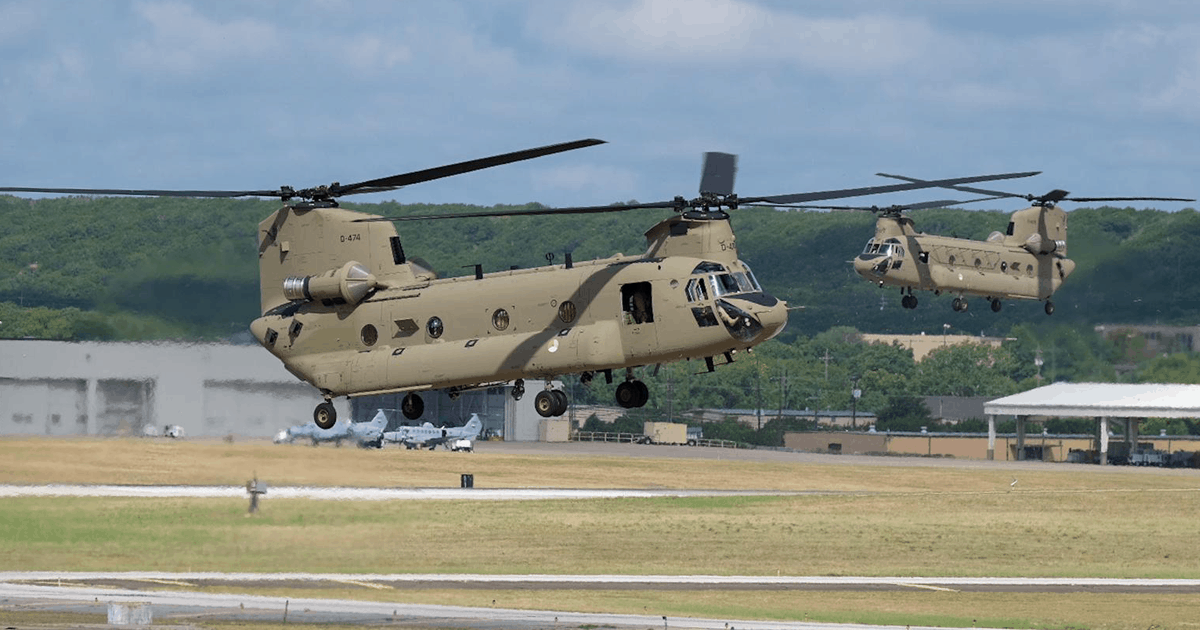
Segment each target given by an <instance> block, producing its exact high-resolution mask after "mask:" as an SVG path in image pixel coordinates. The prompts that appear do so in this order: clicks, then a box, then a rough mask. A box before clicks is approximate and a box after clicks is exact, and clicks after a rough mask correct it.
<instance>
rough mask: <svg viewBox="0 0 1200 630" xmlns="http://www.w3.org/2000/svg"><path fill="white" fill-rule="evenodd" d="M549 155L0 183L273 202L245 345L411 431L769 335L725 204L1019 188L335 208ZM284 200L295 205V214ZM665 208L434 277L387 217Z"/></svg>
mask: <svg viewBox="0 0 1200 630" xmlns="http://www.w3.org/2000/svg"><path fill="white" fill-rule="evenodd" d="M601 143H602V141H600V140H580V141H577V142H570V143H564V144H559V145H550V146H546V147H540V148H536V149H529V150H525V151H518V152H514V153H508V154H504V155H498V156H493V157H489V158H482V159H478V160H471V161H468V162H461V163H458V164H452V165H447V166H441V167H436V168H432V169H426V170H423V171H416V172H413V173H406V174H401V175H394V176H391V177H385V178H380V179H374V180H368V181H364V182H359V183H356V184H350V185H342V184H338V183H334V184H331V185H328V186H319V187H316V188H306V189H301V190H296V189H294V188H292V187H290V186H284V187H281V188H279V189H278V190H258V191H164V190H126V189H64V188H0V191H12V192H52V193H67V194H82V195H89V194H91V195H147V196H182V197H241V196H260V197H278V198H279V199H280V200H281V201H284V202H285V203H287V205H284V206H283V207H282V208H280V209H279V210H278V211H276V212H275V213H273V214H272V215H271V216H269V217H267V218H266V219H264V220H263V221H262V222H261V223H260V224H259V229H258V243H259V247H258V250H259V261H260V262H259V272H260V274H259V276H260V277H259V279H260V297H261V307H262V316H261V317H259V318H258V319H256V320H254V322H252V323H251V325H250V329H251V332H252V333H253V335H254V336H255V338H256V339H258V341H259V342H260V343H261V344H262V345H263V346H264V347H265V348H266V349H267V350H268V351H270V352H271V353H272V354H274V355H275V356H276V357H278V358H279V359H280V360H281V361H282V362H283V364H284V366H285V367H286V368H287V369H288V370H289V371H290V372H292V373H293V374H295V375H296V376H297V377H298V378H300V379H302V380H304V381H306V382H308V383H310V384H311V385H313V386H314V387H316V388H318V389H319V390H320V391H321V394H322V396H323V397H324V398H325V402H323V403H321V404H320V405H318V406H317V407H316V409H315V410H314V412H313V419H314V421H315V422H316V423H317V425H318V426H321V427H330V426H332V425H333V424H334V423H335V422H336V420H337V416H336V412H335V410H334V407H333V405H332V403H331V400H332V399H333V398H334V397H337V396H363V395H373V394H383V393H395V392H407V395H406V396H405V398H404V401H403V403H402V411H403V413H404V414H405V416H406V417H408V418H410V419H416V418H419V417H420V416H421V415H422V412H423V409H424V403H423V401H422V399H421V396H420V392H422V391H426V390H431V389H443V390H446V391H448V392H449V393H450V394H452V395H453V394H456V393H458V392H462V391H466V390H469V389H478V388H485V387H492V386H495V385H498V384H501V383H505V382H509V381H515V387H514V388H513V390H512V393H513V395H514V397H518V398H519V397H520V396H521V395H523V393H524V379H527V378H533V379H541V380H543V381H544V382H545V387H544V389H543V390H542V391H540V392H538V393H537V395H536V398H535V400H534V407H535V409H536V410H537V411H538V413H539V414H541V415H543V416H545V417H550V416H559V415H562V414H563V413H564V412H565V411H566V409H567V398H566V395H565V393H564V392H562V391H561V390H557V389H553V388H552V387H551V381H552V379H553V378H555V377H558V376H562V375H569V374H578V375H579V377H580V380H581V381H583V382H585V383H587V382H589V381H591V380H592V377H593V376H594V375H595V374H596V373H602V374H604V376H605V378H606V380H607V381H608V382H612V378H613V374H612V373H613V371H614V370H620V369H624V370H625V375H624V381H623V382H621V383H620V384H619V385H618V386H617V389H616V400H617V403H618V404H619V405H621V406H622V407H625V408H632V407H640V406H642V405H644V404H645V403H646V402H647V399H648V396H649V392H648V389H647V387H646V385H645V384H644V383H642V382H641V381H640V380H637V379H636V378H635V376H634V369H635V368H637V367H641V366H647V365H657V364H662V363H667V362H671V361H679V360H683V359H689V360H690V359H704V361H705V364H706V367H707V369H708V371H710V372H711V371H713V370H714V369H715V366H716V361H715V359H716V357H723V359H724V362H731V361H733V358H734V354H735V353H736V352H738V351H740V350H748V349H750V348H752V347H754V346H755V345H757V344H759V343H762V342H764V341H766V340H768V339H770V338H772V337H774V336H775V335H776V334H778V333H779V332H780V331H781V330H782V329H783V327H784V326H785V324H786V322H787V305H786V304H785V303H784V302H782V301H780V300H778V299H776V298H775V297H773V296H771V295H769V294H767V293H765V292H764V291H763V290H762V288H761V287H760V285H759V284H758V282H757V280H756V279H755V277H754V274H753V273H752V272H751V270H750V269H749V267H747V266H746V265H745V263H743V262H742V261H740V260H739V259H738V252H737V245H736V240H735V238H734V234H733V230H732V227H731V226H730V222H729V215H728V214H727V213H726V212H725V211H724V210H723V208H729V209H734V208H737V207H738V205H739V204H746V205H751V204H765V205H783V204H791V203H803V202H809V201H820V200H825V199H838V198H846V197H856V196H863V195H872V194H880V193H888V192H898V191H904V190H915V189H923V188H930V187H935V186H943V185H956V184H964V183H974V182H983V181H992V180H999V179H1008V178H1013V177H1027V176H1030V175H1034V174H1036V173H1033V172H1027V173H1008V174H1000V175H984V176H976V177H963V178H954V179H943V180H935V181H927V182H907V183H903V184H892V185H886V186H873V187H866V188H854V189H845V190H832V191H821V192H810V193H798V194H790V195H777V196H772V197H749V198H739V197H738V196H737V195H735V194H734V193H733V184H734V178H735V174H736V157H735V156H733V155H730V154H724V153H709V154H706V158H705V165H704V169H703V172H702V176H701V184H700V196H699V197H697V198H695V199H691V200H688V199H685V198H683V197H676V198H674V199H672V200H670V201H661V202H654V203H644V204H632V205H622V206H586V207H575V208H543V209H533V210H519V211H510V212H471V213H460V214H448V215H434V216H406V217H380V216H376V215H371V214H366V213H362V212H355V211H350V210H346V209H343V208H340V207H338V204H337V198H338V197H341V196H345V195H351V194H359V193H367V192H381V191H388V190H394V189H397V188H400V187H402V186H405V185H408V184H412V183H417V182H423V181H430V180H433V179H438V178H442V177H447V176H450V175H457V174H461V173H467V172H470V171H474V170H479V169H482V168H489V167H492V166H497V165H500V164H507V163H511V162H516V161H520V160H526V159H531V158H534V157H540V156H545V155H550V154H553V153H559V152H563V151H569V150H573V149H578V148H583V147H587V146H594V145H596V144H601ZM293 200H295V201H293ZM634 209H671V210H673V211H674V215H673V216H671V217H669V218H667V219H664V220H662V221H659V222H658V223H657V224H656V225H654V226H653V227H652V228H650V230H648V231H647V232H646V240H647V249H646V252H645V253H644V254H641V255H637V256H620V255H617V256H613V257H610V258H605V259H599V260H591V261H586V262H575V261H572V259H571V257H570V255H569V254H568V255H567V256H566V257H565V262H564V263H563V264H561V265H549V266H545V267H538V268H533V269H511V270H506V271H501V272H495V273H488V274H484V273H483V271H482V269H479V268H478V267H477V268H476V273H475V274H474V276H466V277H456V278H436V277H434V275H433V274H432V273H431V272H429V271H428V270H426V269H425V268H423V267H422V266H420V265H417V264H415V263H413V262H411V261H409V260H408V258H407V257H406V255H405V252H404V248H403V247H402V245H401V241H400V237H399V235H398V234H397V232H396V228H395V225H394V223H393V222H394V221H407V220H432V219H446V218H463V217H481V216H531V215H548V214H578V213H595V212H617V211H628V210H634Z"/></svg>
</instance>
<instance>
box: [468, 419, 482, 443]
mask: <svg viewBox="0 0 1200 630" xmlns="http://www.w3.org/2000/svg"><path fill="white" fill-rule="evenodd" d="M464 428H466V430H467V431H466V433H467V435H469V436H471V439H475V438H477V437H479V434H480V432H482V431H483V421H482V420H480V419H479V414H477V413H473V414H471V419H470V420H468V421H467V424H466V425H464Z"/></svg>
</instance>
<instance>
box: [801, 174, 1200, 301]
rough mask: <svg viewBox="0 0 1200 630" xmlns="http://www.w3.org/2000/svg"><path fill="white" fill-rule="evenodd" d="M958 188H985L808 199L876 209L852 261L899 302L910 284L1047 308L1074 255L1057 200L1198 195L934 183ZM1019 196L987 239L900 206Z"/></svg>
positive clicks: (960, 296) (908, 294)
mask: <svg viewBox="0 0 1200 630" xmlns="http://www.w3.org/2000/svg"><path fill="white" fill-rule="evenodd" d="M877 174H878V175H881V176H883V177H890V178H893V179H899V180H903V181H906V182H909V183H920V182H925V181H926V180H920V179H917V178H913V177H904V176H902V175H889V174H887V173H877ZM939 188H947V189H952V190H958V191H962V192H970V193H975V194H982V195H987V196H986V197H982V198H978V199H968V200H964V201H953V200H945V201H930V202H925V203H918V204H909V205H899V206H889V207H885V208H880V207H852V206H807V207H810V208H811V207H821V208H826V209H838V210H865V211H870V212H874V213H876V214H877V215H878V219H877V220H876V222H875V235H874V236H873V237H872V238H871V239H870V240H869V241H867V244H866V246H865V247H864V248H863V251H862V253H860V254H859V255H858V256H857V257H856V258H855V259H854V261H853V263H854V271H855V272H857V273H858V275H860V276H862V277H863V278H865V279H866V280H868V281H870V282H874V283H876V284H878V285H879V286H880V287H881V288H882V287H884V286H896V287H900V293H901V295H902V297H901V299H900V304H901V306H903V307H904V308H908V309H913V308H916V307H917V296H916V295H914V294H913V290H914V289H918V290H922V291H933V292H934V294H935V295H940V294H941V293H943V292H946V293H952V294H954V295H955V297H954V300H953V301H952V302H951V308H953V309H954V310H955V311H965V310H967V307H968V302H967V299H966V297H964V296H966V295H978V296H981V297H984V298H985V299H987V300H988V302H989V304H990V305H991V308H992V311H993V312H999V311H1000V310H1001V308H1002V306H1003V302H1002V300H1005V299H1020V300H1040V301H1044V302H1045V305H1044V310H1045V311H1046V314H1047V315H1050V314H1053V313H1054V302H1053V301H1051V299H1050V298H1051V296H1053V295H1054V292H1055V291H1057V290H1058V288H1059V287H1060V286H1062V284H1063V282H1065V281H1066V279H1067V277H1068V276H1069V275H1071V272H1072V271H1074V270H1075V262H1074V261H1072V260H1071V259H1069V258H1067V213H1066V212H1065V211H1064V210H1062V209H1061V208H1059V207H1058V205H1057V204H1058V202H1060V201H1077V202H1093V201H1195V200H1194V199H1182V198H1178V197H1069V196H1068V195H1069V193H1067V191H1065V190H1052V191H1050V192H1049V193H1046V194H1045V195H1041V196H1034V195H1019V194H1015V193H1007V192H1001V191H995V190H986V189H982V188H976V187H970V186H961V185H947V186H939ZM1005 198H1021V199H1025V200H1026V201H1029V202H1031V203H1032V205H1031V206H1030V207H1028V208H1025V209H1023V210H1018V211H1016V212H1014V213H1013V214H1012V217H1011V219H1010V221H1009V223H1008V229H1007V230H1006V232H1004V233H1001V232H998V231H996V232H992V233H991V235H989V236H988V238H987V239H986V240H984V241H978V240H974V239H966V238H957V237H950V236H940V235H936V234H924V233H922V232H917V231H916V228H915V224H914V222H913V220H912V218H910V217H908V216H905V215H904V212H906V211H910V210H919V209H924V208H942V207H947V206H952V205H959V204H964V203H976V202H980V201H990V200H994V199H1005Z"/></svg>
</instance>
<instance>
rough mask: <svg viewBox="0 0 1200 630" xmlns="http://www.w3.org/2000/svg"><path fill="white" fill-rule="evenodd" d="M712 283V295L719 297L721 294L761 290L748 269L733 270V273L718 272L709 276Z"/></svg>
mask: <svg viewBox="0 0 1200 630" xmlns="http://www.w3.org/2000/svg"><path fill="white" fill-rule="evenodd" d="M709 279H710V282H711V284H712V289H713V296H714V297H720V296H722V295H731V294H735V293H754V292H757V291H762V287H760V286H759V285H758V281H757V280H755V279H754V274H752V273H750V272H749V271H746V272H742V271H735V272H733V273H718V274H713V275H711V276H709Z"/></svg>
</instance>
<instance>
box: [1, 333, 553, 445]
mask: <svg viewBox="0 0 1200 630" xmlns="http://www.w3.org/2000/svg"><path fill="white" fill-rule="evenodd" d="M556 385H558V386H561V384H560V383H557V382H556ZM526 388H527V389H528V392H529V393H528V395H526V396H524V397H523V398H522V399H521V400H520V401H514V400H512V397H511V396H510V395H509V392H510V391H511V388H509V387H499V388H495V389H494V390H493V391H491V392H468V393H465V394H463V395H462V397H461V398H458V399H456V400H454V401H453V402H451V401H450V400H449V399H448V398H447V397H446V396H445V394H443V393H441V392H424V393H423V394H422V395H423V396H424V397H425V399H426V402H427V407H426V413H425V415H424V417H422V418H421V420H420V422H424V421H430V422H433V423H434V424H435V425H438V426H440V425H442V424H446V425H458V424H461V423H462V421H465V419H466V417H467V416H469V412H478V413H480V415H481V416H482V417H483V418H484V424H485V427H489V428H492V429H493V430H492V433H493V434H497V435H503V436H504V438H505V439H508V440H537V439H538V436H539V430H540V425H541V422H542V421H543V419H542V418H541V417H540V416H538V415H537V413H536V412H535V411H534V410H533V398H534V396H533V395H534V393H536V392H537V391H539V390H540V389H541V388H542V384H541V383H540V382H528V383H527V384H526ZM399 399H400V396H396V395H390V396H372V397H365V398H357V399H353V400H354V402H355V404H354V405H353V406H352V405H351V404H350V401H349V400H347V399H345V398H339V399H336V400H335V401H334V406H335V407H336V408H337V412H338V416H340V417H346V418H352V419H353V420H355V421H365V420H368V419H370V417H371V416H372V415H374V413H375V409H376V408H377V407H385V408H398V407H399ZM441 399H446V400H445V401H443V402H442V404H439V401H440V400H441ZM320 402H321V396H320V394H319V393H318V392H317V390H316V389H315V388H314V387H312V386H310V385H308V384H307V383H304V382H302V381H300V380H299V379H297V378H296V377H295V376H293V375H292V374H291V373H290V372H288V371H287V370H286V369H284V367H283V364H282V363H281V362H280V361H279V360H278V359H276V358H275V357H274V356H272V355H271V354H270V353H269V352H266V351H265V350H263V349H262V348H260V347H258V346H251V345H231V344H185V343H170V342H159V343H110V342H80V343H76V342H65V341H45V340H32V339H2V340H0V435H9V434H25V435H127V436H139V435H143V431H144V429H146V428H147V427H153V428H157V429H159V430H161V429H162V428H163V427H165V426H167V425H179V426H180V427H183V430H184V432H185V434H186V435H188V436H218V437H219V436H226V435H236V436H242V437H271V436H273V435H275V434H276V433H277V432H278V431H279V430H280V429H284V428H287V427H289V426H294V425H297V424H304V423H307V422H311V421H312V412H313V408H314V407H315V406H316V405H317V404H318V403H320ZM352 412H353V415H352ZM414 424H415V423H414ZM393 428H394V427H393Z"/></svg>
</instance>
